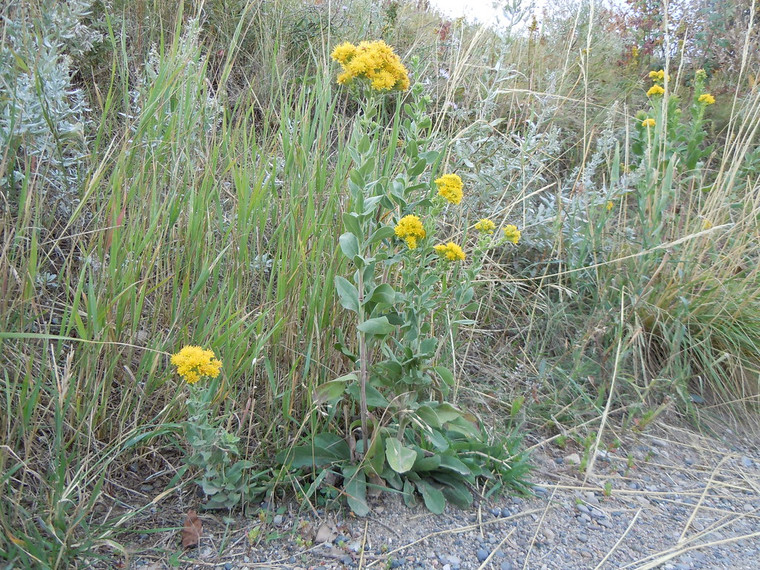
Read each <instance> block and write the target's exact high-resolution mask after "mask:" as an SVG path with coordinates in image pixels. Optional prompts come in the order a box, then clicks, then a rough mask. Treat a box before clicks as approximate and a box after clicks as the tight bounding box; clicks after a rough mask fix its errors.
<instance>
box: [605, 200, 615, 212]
mask: <svg viewBox="0 0 760 570" xmlns="http://www.w3.org/2000/svg"><path fill="white" fill-rule="evenodd" d="M604 207H605V208H607V211H608V212H610V211H612V208H614V207H615V203H614V202H613V201H612V200H607V203H606V204H605V206H604Z"/></svg>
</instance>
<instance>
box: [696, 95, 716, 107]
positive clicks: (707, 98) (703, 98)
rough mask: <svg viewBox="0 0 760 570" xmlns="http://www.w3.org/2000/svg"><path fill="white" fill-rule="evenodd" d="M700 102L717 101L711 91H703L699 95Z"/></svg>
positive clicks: (698, 100) (706, 103)
mask: <svg viewBox="0 0 760 570" xmlns="http://www.w3.org/2000/svg"><path fill="white" fill-rule="evenodd" d="M697 102H698V103H704V104H705V105H712V104H713V103H715V97H713V96H712V95H710V94H709V93H703V94H702V95H700V96H699V99H697Z"/></svg>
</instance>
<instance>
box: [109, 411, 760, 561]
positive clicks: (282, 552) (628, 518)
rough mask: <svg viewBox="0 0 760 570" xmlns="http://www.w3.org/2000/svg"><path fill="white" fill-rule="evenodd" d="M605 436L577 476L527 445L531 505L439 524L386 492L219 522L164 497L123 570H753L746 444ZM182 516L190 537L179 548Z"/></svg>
mask: <svg viewBox="0 0 760 570" xmlns="http://www.w3.org/2000/svg"><path fill="white" fill-rule="evenodd" d="M609 430H610V432H611V433H612V434H614V433H615V429H614V428H609ZM616 439H618V443H619V446H617V447H615V448H613V449H609V448H607V449H605V450H604V451H601V450H600V451H598V452H597V453H596V457H595V459H594V462H593V469H592V470H591V473H590V474H589V475H584V472H583V471H582V470H581V469H580V466H579V462H580V461H582V460H583V454H584V450H583V449H581V448H579V447H576V448H573V447H570V446H566V447H564V448H562V447H559V446H557V444H556V443H557V440H556V439H555V440H554V441H551V440H549V441H542V442H539V443H537V444H536V446H535V448H534V449H533V450H532V453H531V457H532V462H533V464H534V465H535V467H536V470H535V472H534V473H533V477H532V480H533V481H534V482H535V484H536V485H537V487H536V488H535V492H536V496H535V497H529V498H519V497H510V496H502V497H497V498H493V497H492V498H490V499H487V500H485V499H484V500H481V501H479V502H477V504H476V505H474V506H473V507H472V508H470V509H468V510H459V509H456V508H454V507H451V506H448V507H447V509H446V512H445V513H444V514H443V515H439V516H436V515H433V514H431V513H429V512H427V511H426V510H425V509H424V507H423V506H421V505H418V506H417V507H416V508H412V509H409V508H407V507H406V506H405V505H404V504H403V502H402V501H401V500H400V498H398V497H396V496H393V495H391V494H389V493H385V494H383V495H381V496H379V497H376V498H373V499H372V506H373V512H372V513H371V514H370V515H369V516H367V517H366V518H357V517H354V516H352V515H351V513H349V512H347V511H345V510H343V511H340V512H329V511H328V512H324V511H322V510H318V509H314V508H310V506H308V505H300V506H299V505H296V504H290V505H285V506H283V505H277V506H276V507H277V508H274V507H271V508H269V509H268V510H267V507H269V506H268V505H263V507H264V509H260V510H258V512H256V513H255V514H253V515H251V516H247V517H246V516H242V515H238V516H237V517H232V518H227V517H224V516H223V515H221V514H219V513H218V512H209V511H203V509H202V506H201V504H200V502H201V501H200V499H198V498H197V497H193V496H184V497H180V498H179V499H178V500H174V499H171V498H170V497H167V498H166V499H165V501H166V504H164V503H163V502H156V503H155V504H156V505H157V507H155V508H152V509H149V510H148V511H146V513H147V514H146V516H145V517H142V518H141V519H140V520H139V521H135V522H137V524H138V526H139V527H140V528H138V529H135V530H134V533H133V534H131V536H132V537H133V540H132V543H131V544H130V545H129V554H130V556H129V557H128V558H125V559H124V561H123V566H122V567H125V568H127V567H128V568H141V569H159V568H178V567H179V568H188V569H189V568H223V569H225V570H234V569H242V568H289V569H293V570H296V569H304V570H306V569H325V570H327V569H333V568H335V569H337V568H352V569H353V568H359V569H360V568H403V569H429V568H440V569H441V570H457V569H459V570H466V569H471V568H472V569H474V568H477V569H497V570H510V569H516V568H526V569H527V568H536V569H555V568H556V569H568V570H571V569H587V568H602V567H604V568H616V569H623V568H636V569H644V568H666V569H669V570H670V569H677V570H686V569H691V568H704V569H750V568H751V569H755V568H758V566H759V565H760V563H759V562H758V560H760V449H758V446H757V443H756V441H754V438H752V437H741V436H739V435H737V434H735V433H733V432H731V430H728V429H727V428H726V429H724V430H723V433H722V435H721V437H720V438H717V437H707V436H704V435H700V434H698V433H696V432H694V431H693V430H692V429H689V428H684V427H678V426H676V425H672V424H667V423H660V424H659V425H657V426H653V427H650V428H649V429H647V430H646V431H645V432H643V433H631V432H629V433H628V434H627V435H620V436H619V437H617V438H616ZM144 490H146V491H147V488H144ZM147 494H148V495H149V494H150V493H147ZM155 494H158V492H156V493H155ZM172 501H174V502H173V503H172V504H169V503H171V502H172ZM194 503H195V504H194ZM162 505H163V507H164V508H160V507H161V506H162ZM190 509H195V510H197V512H198V518H199V520H200V522H201V527H200V532H199V533H198V534H199V537H200V538H199V540H197V543H198V545H197V547H193V548H187V549H183V548H182V545H181V541H182V537H183V535H182V525H183V523H186V522H187V512H188V511H189V510H190ZM196 525H197V523H196ZM133 528H134V527H133ZM195 528H198V527H197V526H196V527H195ZM156 529H157V530H156ZM190 542H193V541H192V540H191V541H190Z"/></svg>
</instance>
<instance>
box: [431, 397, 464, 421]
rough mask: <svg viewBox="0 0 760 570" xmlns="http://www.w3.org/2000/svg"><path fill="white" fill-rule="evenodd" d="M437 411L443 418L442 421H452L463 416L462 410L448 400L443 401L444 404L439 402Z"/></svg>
mask: <svg viewBox="0 0 760 570" xmlns="http://www.w3.org/2000/svg"><path fill="white" fill-rule="evenodd" d="M435 411H436V413H437V414H438V417H439V418H440V419H441V422H442V423H446V422H451V421H454V420H456V419H457V418H461V417H462V412H461V410H458V409H457V408H455V407H454V406H452V405H451V404H449V403H448V402H443V403H442V404H438V405H437V406H436V407H435Z"/></svg>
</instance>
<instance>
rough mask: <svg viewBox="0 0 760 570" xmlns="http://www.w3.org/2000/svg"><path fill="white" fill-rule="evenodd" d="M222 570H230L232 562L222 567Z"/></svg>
mask: <svg viewBox="0 0 760 570" xmlns="http://www.w3.org/2000/svg"><path fill="white" fill-rule="evenodd" d="M224 570H232V562H227V563H226V564H225V565H224Z"/></svg>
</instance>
